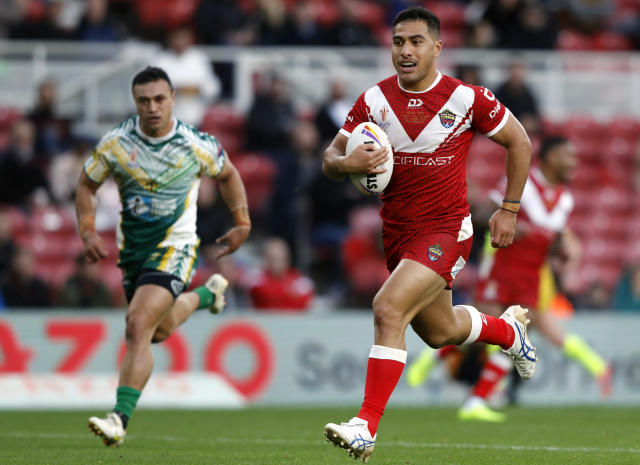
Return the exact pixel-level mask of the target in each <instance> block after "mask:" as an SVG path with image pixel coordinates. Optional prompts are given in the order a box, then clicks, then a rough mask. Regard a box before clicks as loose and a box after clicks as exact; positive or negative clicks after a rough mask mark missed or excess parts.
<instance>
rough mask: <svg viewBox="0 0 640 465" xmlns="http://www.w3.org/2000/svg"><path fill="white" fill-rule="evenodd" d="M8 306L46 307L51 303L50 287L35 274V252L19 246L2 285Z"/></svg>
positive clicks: (0, 290) (1, 288)
mask: <svg viewBox="0 0 640 465" xmlns="http://www.w3.org/2000/svg"><path fill="white" fill-rule="evenodd" d="M0 292H2V296H3V297H4V300H5V303H6V305H7V307H8V308H14V307H34V308H44V307H49V306H50V305H51V301H50V296H49V288H48V287H47V285H46V284H45V283H44V281H43V280H42V279H40V278H38V277H37V276H36V274H35V264H34V257H33V253H32V252H31V251H30V250H28V249H22V248H19V249H18V250H16V252H15V253H14V255H13V257H12V259H11V266H10V268H9V270H8V272H7V273H6V274H5V276H4V277H3V280H2V285H1V286H0Z"/></svg>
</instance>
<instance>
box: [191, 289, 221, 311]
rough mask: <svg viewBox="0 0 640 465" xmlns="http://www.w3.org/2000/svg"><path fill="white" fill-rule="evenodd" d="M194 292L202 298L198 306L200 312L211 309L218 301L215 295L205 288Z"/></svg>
mask: <svg viewBox="0 0 640 465" xmlns="http://www.w3.org/2000/svg"><path fill="white" fill-rule="evenodd" d="M193 292H195V293H196V294H198V295H199V296H200V305H198V310H200V309H203V308H209V307H211V306H212V305H213V302H215V300H216V296H215V295H213V294H212V293H211V291H210V290H209V289H207V288H206V287H205V286H200V287H196V288H195V289H194V290H193Z"/></svg>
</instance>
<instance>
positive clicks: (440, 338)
mask: <svg viewBox="0 0 640 465" xmlns="http://www.w3.org/2000/svg"><path fill="white" fill-rule="evenodd" d="M426 339H427V341H426V342H427V344H429V347H432V348H434V349H440V348H442V347H444V346H447V345H449V344H451V342H452V341H451V337H450V336H449V335H448V334H446V333H437V334H430V335H429V336H427V338H426Z"/></svg>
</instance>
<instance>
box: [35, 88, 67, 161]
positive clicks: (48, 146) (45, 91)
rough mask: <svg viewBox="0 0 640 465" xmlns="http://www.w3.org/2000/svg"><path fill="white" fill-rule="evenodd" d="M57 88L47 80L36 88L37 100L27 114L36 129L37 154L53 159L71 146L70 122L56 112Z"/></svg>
mask: <svg viewBox="0 0 640 465" xmlns="http://www.w3.org/2000/svg"><path fill="white" fill-rule="evenodd" d="M57 94H58V87H57V84H56V83H55V81H53V80H50V79H47V80H45V81H43V82H41V83H40V85H39V86H38V100H37V101H36V104H35V106H34V108H33V110H31V113H29V116H28V118H29V120H30V121H31V122H32V123H33V124H34V125H35V128H36V136H37V137H36V147H37V150H38V152H39V153H41V154H42V155H46V156H47V157H53V156H55V155H58V154H59V153H61V152H63V151H64V150H67V149H68V148H69V147H70V146H71V130H70V129H71V121H70V120H69V119H68V118H64V117H62V116H60V115H58V113H57V110H56V104H57Z"/></svg>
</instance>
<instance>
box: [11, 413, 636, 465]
mask: <svg viewBox="0 0 640 465" xmlns="http://www.w3.org/2000/svg"><path fill="white" fill-rule="evenodd" d="M356 411H357V410H356V408H348V409H346V408H340V409H338V408H330V409H329V408H315V409H302V408H280V409H277V408H269V409H246V410H188V411H185V410H162V411H161V410H139V411H137V412H136V413H135V414H134V416H133V418H132V421H131V423H130V426H129V431H128V435H127V438H126V441H125V443H124V445H123V446H122V447H119V448H107V447H105V446H104V445H103V444H102V441H101V440H100V439H99V438H97V437H95V436H93V435H92V434H91V433H90V432H89V430H88V429H87V426H86V425H87V418H88V417H89V416H90V415H94V414H96V413H101V412H95V411H93V412H80V411H4V412H0V464H2V465H18V464H19V465H26V464H34V465H36V464H37V465H49V464H50V465H57V464H61V465H74V464H92V465H93V464H100V465H107V464H120V465H124V464H131V465H133V464H135V465H146V464H150V465H151V464H154V465H164V464H180V465H198V464H215V465H244V464H247V465H248V464H251V465H256V464H260V465H271V464H274V465H276V464H278V465H279V464H287V465H293V464H299V465H313V464H322V465H325V464H350V463H354V461H353V459H351V458H350V457H348V456H347V454H346V452H345V451H344V450H342V449H339V448H334V447H332V446H331V445H330V444H329V443H327V442H325V440H324V436H323V433H322V431H323V426H324V425H325V423H328V422H330V421H334V422H335V421H338V422H339V421H346V420H348V419H349V418H350V417H351V416H353V415H354V414H355V413H356ZM507 413H508V415H509V419H508V421H507V422H506V423H504V424H497V425H496V424H487V423H463V422H460V421H458V420H457V418H456V410H455V409H451V408H416V409H407V408H399V407H391V408H389V409H388V410H387V413H386V414H385V416H384V418H383V421H382V423H381V427H380V430H379V432H378V443H377V444H376V448H375V452H374V453H373V456H372V458H371V460H370V461H369V464H371V465H378V464H392V465H413V464H415V465H417V464H421V465H422V464H437V465H448V464H450V465H454V464H456V465H457V464H473V465H485V464H486V465H508V464H518V465H529V464H562V465H571V464H575V465H586V464H598V465H601V464H625V465H626V464H635V463H640V446H638V429H637V428H638V420H639V419H640V408H604V407H603V408H580V407H576V408H512V409H509V410H507ZM360 463H361V462H360Z"/></svg>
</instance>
